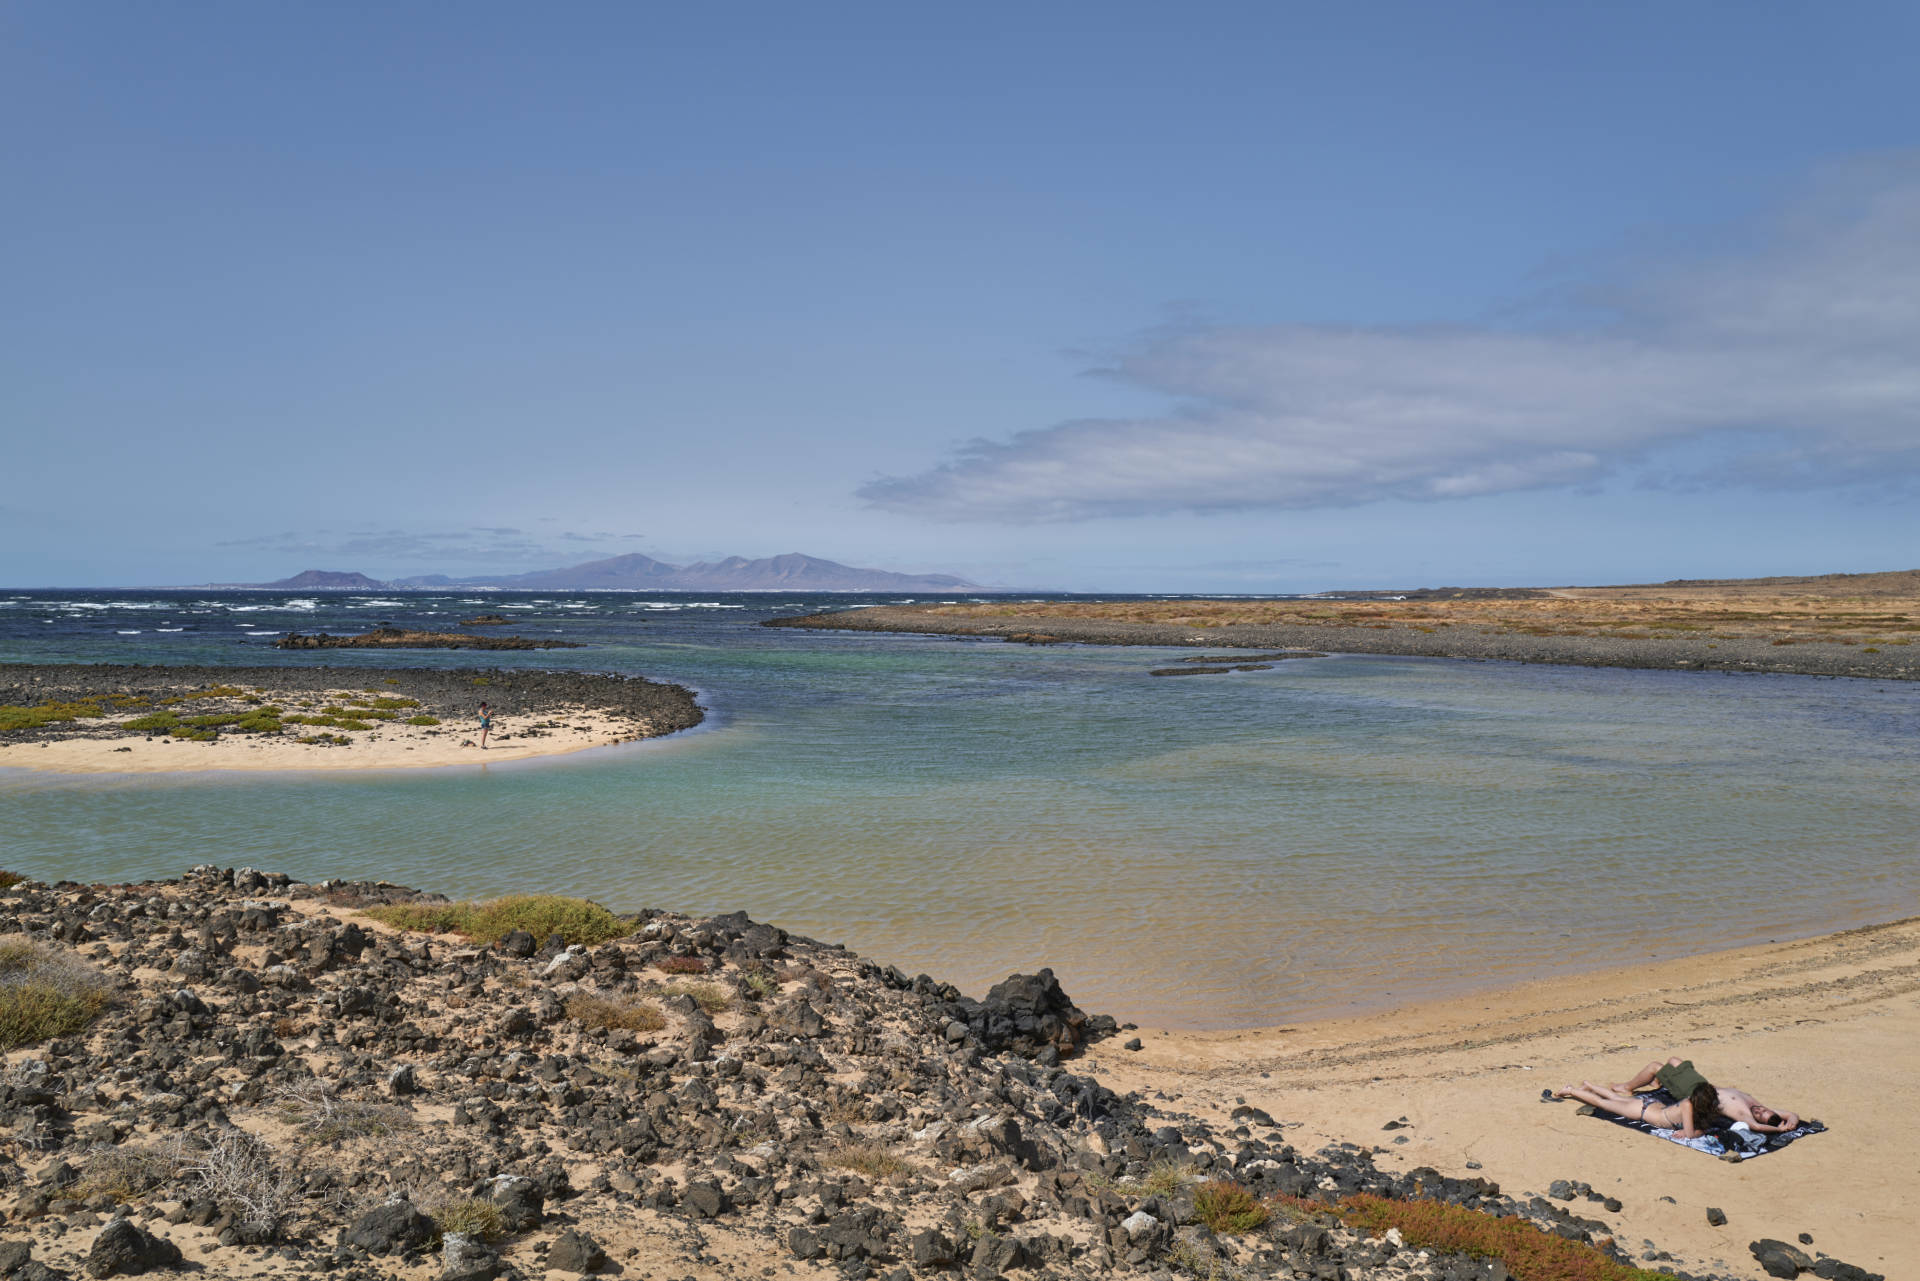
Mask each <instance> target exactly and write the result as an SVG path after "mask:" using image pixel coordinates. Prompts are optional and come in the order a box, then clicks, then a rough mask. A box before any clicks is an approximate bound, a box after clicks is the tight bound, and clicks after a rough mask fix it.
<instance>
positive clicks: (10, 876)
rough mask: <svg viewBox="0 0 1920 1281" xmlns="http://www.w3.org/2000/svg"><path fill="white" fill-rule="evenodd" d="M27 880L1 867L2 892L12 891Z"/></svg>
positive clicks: (0, 884) (0, 887)
mask: <svg viewBox="0 0 1920 1281" xmlns="http://www.w3.org/2000/svg"><path fill="white" fill-rule="evenodd" d="M26 879H27V878H26V877H24V876H22V875H20V873H18V872H9V871H8V870H7V869H6V868H4V867H0V890H10V889H12V888H13V887H14V886H16V885H18V884H19V883H20V882H22V881H24V880H26Z"/></svg>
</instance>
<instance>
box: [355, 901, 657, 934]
mask: <svg viewBox="0 0 1920 1281" xmlns="http://www.w3.org/2000/svg"><path fill="white" fill-rule="evenodd" d="M367 915H368V916H371V917H372V918H373V919H374V920H376V921H381V922H384V923H385V924H388V925H391V926H393V927H394V928H396V929H402V930H419V931H422V932H424V933H430V934H461V935H465V936H466V937H467V938H470V939H477V940H479V941H481V942H485V943H497V942H499V941H500V940H501V939H503V938H505V937H506V936H507V935H508V934H511V933H512V932H513V931H514V930H525V931H526V932H527V933H529V934H531V935H533V936H534V937H535V938H537V939H545V938H548V937H549V936H551V935H554V934H558V935H559V936H560V937H561V938H563V939H565V940H566V941H567V942H568V943H581V944H588V945H591V944H594V943H605V942H606V941H607V940H609V939H617V938H623V937H625V936H626V935H628V934H631V933H632V932H633V926H632V924H631V923H630V922H627V921H623V920H621V919H620V918H619V917H617V916H615V915H614V914H613V913H612V912H609V911H608V910H607V909H606V908H604V907H601V906H600V905H599V904H598V903H594V902H591V901H590V900H588V899H583V898H562V897H560V896H559V895H554V894H513V895H509V896H507V897H506V898H497V899H490V900H488V901H486V902H481V903H396V904H392V905H390V906H387V907H372V908H368V909H367Z"/></svg>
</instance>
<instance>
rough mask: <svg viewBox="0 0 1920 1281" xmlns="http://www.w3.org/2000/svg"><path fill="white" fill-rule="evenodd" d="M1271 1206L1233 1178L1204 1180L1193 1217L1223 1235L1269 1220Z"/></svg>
mask: <svg viewBox="0 0 1920 1281" xmlns="http://www.w3.org/2000/svg"><path fill="white" fill-rule="evenodd" d="M1267 1213H1268V1212H1267V1207H1266V1206H1265V1205H1263V1204H1262V1203H1261V1201H1260V1198H1258V1197H1256V1196H1254V1194H1253V1193H1251V1192H1249V1191H1248V1190H1247V1189H1246V1188H1244V1187H1242V1186H1241V1185H1240V1184H1238V1183H1235V1182H1233V1180H1231V1179H1214V1180H1212V1181H1210V1182H1207V1183H1202V1184H1201V1185H1200V1186H1199V1187H1198V1188H1197V1189H1195V1190H1194V1194H1193V1217H1194V1218H1196V1219H1198V1220H1200V1222H1202V1223H1204V1224H1206V1225H1207V1226H1208V1227H1209V1228H1211V1229H1212V1230H1213V1231H1215V1232H1217V1233H1220V1234H1222V1235H1231V1234H1237V1233H1241V1232H1251V1231H1253V1230H1254V1229H1255V1228H1257V1227H1260V1226H1262V1225H1263V1224H1265V1223H1266V1221H1267Z"/></svg>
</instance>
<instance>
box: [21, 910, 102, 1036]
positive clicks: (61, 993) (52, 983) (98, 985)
mask: <svg viewBox="0 0 1920 1281" xmlns="http://www.w3.org/2000/svg"><path fill="white" fill-rule="evenodd" d="M106 1008H107V980H106V978H105V976H103V975H102V974H101V973H100V972H99V971H97V970H95V969H94V968H93V967H92V966H90V965H88V964H87V963H86V962H85V961H82V960H81V959H80V958H79V957H77V956H74V955H72V954H71V953H67V952H62V951H58V950H56V949H54V948H51V947H48V946H46V945H45V944H42V943H35V942H33V941H32V940H31V939H28V938H26V937H25V936H24V935H13V936H11V937H8V938H7V939H5V940H0V1051H6V1050H13V1049H17V1048H19V1047H20V1046H22V1045H33V1044H35V1043H37V1042H40V1041H45V1040H47V1039H48V1038H50V1037H56V1036H71V1035H73V1034H74V1033H75V1032H79V1031H83V1030H84V1029H85V1028H86V1027H87V1026H88V1025H89V1024H91V1023H92V1022H93V1021H94V1019H96V1018H98V1017H99V1016H100V1011H102V1010H104V1009H106Z"/></svg>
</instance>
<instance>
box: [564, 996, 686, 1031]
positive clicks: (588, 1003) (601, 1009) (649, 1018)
mask: <svg viewBox="0 0 1920 1281" xmlns="http://www.w3.org/2000/svg"><path fill="white" fill-rule="evenodd" d="M567 1017H568V1018H571V1019H578V1020H580V1022H581V1023H582V1024H584V1025H585V1026H587V1027H590V1028H607V1029H610V1030H611V1029H614V1028H619V1029H623V1030H625V1031H628V1032H658V1031H659V1030H660V1029H661V1028H663V1027H665V1026H666V1025H667V1019H666V1016H665V1015H663V1014H662V1013H660V1011H659V1009H658V1007H656V1006H653V1005H649V1004H648V1003H647V1002H645V1001H632V1000H625V999H622V998H618V997H605V996H588V995H586V994H584V993H582V994H581V995H579V996H576V997H574V998H573V999H572V1000H570V1001H568V1002H567Z"/></svg>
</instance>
